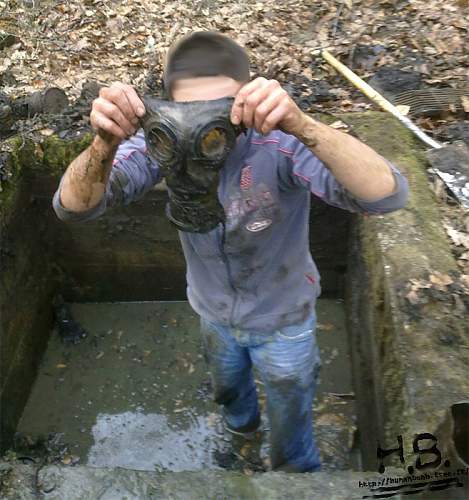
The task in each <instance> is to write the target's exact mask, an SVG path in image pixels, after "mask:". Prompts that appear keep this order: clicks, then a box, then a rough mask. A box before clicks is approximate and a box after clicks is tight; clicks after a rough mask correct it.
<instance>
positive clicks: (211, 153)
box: [200, 127, 227, 159]
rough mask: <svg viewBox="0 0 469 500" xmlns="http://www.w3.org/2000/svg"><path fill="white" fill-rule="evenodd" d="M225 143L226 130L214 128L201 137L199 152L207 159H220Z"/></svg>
mask: <svg viewBox="0 0 469 500" xmlns="http://www.w3.org/2000/svg"><path fill="white" fill-rule="evenodd" d="M226 143H227V136H226V130H224V129H222V128H219V127H215V128H212V129H211V130H209V131H207V132H206V133H205V134H203V135H202V137H201V139H200V152H201V153H202V155H203V156H205V157H207V158H209V159H216V158H220V157H222V156H223V155H224V153H225V148H226Z"/></svg>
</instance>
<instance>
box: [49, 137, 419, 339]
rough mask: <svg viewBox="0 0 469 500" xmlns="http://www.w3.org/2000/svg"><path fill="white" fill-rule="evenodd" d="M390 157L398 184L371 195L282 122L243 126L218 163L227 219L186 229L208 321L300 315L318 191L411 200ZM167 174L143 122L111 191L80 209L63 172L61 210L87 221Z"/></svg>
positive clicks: (295, 319) (312, 280)
mask: <svg viewBox="0 0 469 500" xmlns="http://www.w3.org/2000/svg"><path fill="white" fill-rule="evenodd" d="M385 161H386V162H387V164H388V165H389V166H390V167H391V169H392V172H393V175H394V178H395V180H396V185H397V188H396V190H395V192H394V193H393V194H391V195H390V196H387V197H385V198H382V199H380V200H378V201H373V202H369V201H364V200H360V199H357V198H356V197H354V196H352V195H351V194H350V193H349V192H347V190H346V189H345V188H344V187H343V186H342V185H341V184H339V182H338V181H337V180H336V179H335V178H334V176H333V175H332V173H331V171H330V170H329V169H328V168H327V167H326V166H325V165H324V164H323V163H322V162H321V161H320V160H319V159H318V158H317V156H316V155H314V153H312V152H311V151H310V150H309V149H308V148H307V147H306V146H305V145H304V144H303V143H302V142H300V141H299V140H298V139H297V138H296V137H294V136H292V135H288V134H285V133H283V132H281V131H279V130H275V131H272V132H271V133H270V134H268V135H266V136H263V135H261V134H258V133H257V132H256V131H255V130H254V129H248V130H247V132H246V134H241V135H240V136H239V137H238V140H237V143H236V146H235V147H234V149H233V150H232V151H231V153H230V155H229V157H228V159H227V161H226V163H225V165H224V166H223V168H222V169H221V171H220V182H219V187H218V197H219V200H220V202H221V204H222V205H223V207H224V210H225V214H226V221H225V224H222V223H220V224H219V225H218V226H217V227H216V228H215V229H213V230H212V231H210V232H208V233H205V234H198V233H188V232H182V231H179V237H180V240H181V244H182V248H183V251H184V255H185V259H186V263H187V274H186V279H187V297H188V300H189V303H190V304H191V306H192V308H193V309H194V310H195V311H196V312H197V313H198V314H200V315H201V316H202V317H204V318H206V319H207V320H209V321H212V322H217V323H221V324H223V325H225V326H231V327H233V328H237V329H246V330H252V331H258V332H264V333H266V332H272V331H275V330H277V329H279V328H281V327H283V326H287V325H293V324H297V323H301V322H303V321H304V320H305V319H306V318H307V316H308V315H309V314H311V313H312V312H313V311H314V308H315V303H316V299H317V297H318V296H319V295H320V293H321V286H320V276H319V273H318V270H317V267H316V265H315V263H314V261H313V258H312V256H311V253H310V247H309V212H310V198H311V193H312V194H313V195H315V196H317V197H319V198H321V199H322V200H323V201H324V202H326V203H328V204H329V205H333V206H335V207H339V208H342V209H344V210H347V211H350V212H359V213H363V214H369V215H374V214H385V213H387V212H392V211H394V210H398V209H400V208H402V207H404V206H405V204H406V202H407V198H408V190H409V187H408V182H407V179H406V178H405V177H404V176H403V175H402V174H401V173H400V171H399V170H398V169H397V168H396V166H395V165H393V164H392V163H390V162H389V161H387V160H385ZM161 180H162V176H161V172H160V171H159V169H158V165H157V164H156V163H155V162H154V161H153V160H152V159H151V158H150V156H149V155H148V154H147V149H146V145H145V139H144V135H143V130H139V131H138V132H137V134H136V135H135V136H134V137H132V138H131V139H130V140H128V141H125V142H123V143H122V144H121V145H120V146H119V148H118V150H117V153H116V156H115V159H114V165H113V168H112V170H111V175H110V179H109V182H108V185H107V187H106V193H105V196H103V198H102V200H101V202H100V203H99V204H98V205H97V206H96V207H93V208H92V209H90V210H88V211H85V212H80V213H78V212H73V211H70V210H68V209H66V208H64V207H63V205H62V204H61V202H60V197H59V196H60V190H61V187H62V182H63V177H62V179H61V181H60V184H59V186H58V188H57V191H56V193H55V194H54V197H53V202H52V205H53V208H54V210H55V212H56V214H57V216H58V217H59V218H60V219H61V220H63V221H75V222H84V221H87V220H90V219H95V218H97V217H99V216H101V215H102V214H103V213H104V212H105V211H106V210H107V209H108V208H111V207H115V206H119V205H121V204H123V205H127V204H129V203H130V202H132V201H134V200H138V199H140V198H142V197H143V196H144V195H145V193H146V192H148V190H150V189H151V188H152V187H153V186H154V185H155V184H157V183H159V182H160V181H161ZM325 230H327V228H325Z"/></svg>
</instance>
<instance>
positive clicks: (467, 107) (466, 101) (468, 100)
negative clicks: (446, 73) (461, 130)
mask: <svg viewBox="0 0 469 500" xmlns="http://www.w3.org/2000/svg"><path fill="white" fill-rule="evenodd" d="M461 103H462V107H463V109H464V111H465V112H466V113H469V97H467V96H465V95H463V96H461Z"/></svg>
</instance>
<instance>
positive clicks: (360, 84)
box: [321, 50, 443, 149]
mask: <svg viewBox="0 0 469 500" xmlns="http://www.w3.org/2000/svg"><path fill="white" fill-rule="evenodd" d="M321 55H322V57H323V58H324V59H325V60H326V61H327V62H328V63H329V64H330V65H331V66H332V67H334V68H335V69H336V70H337V71H338V72H339V73H341V74H342V75H343V76H345V78H347V80H349V81H350V82H352V83H353V84H354V85H355V87H357V88H358V89H359V90H361V91H362V92H363V93H364V94H365V95H366V96H367V97H368V98H370V99H371V100H372V101H373V102H375V103H376V104H378V106H380V107H381V108H383V109H384V110H385V111H388V112H389V113H391V114H392V115H394V116H395V117H396V118H397V119H398V120H399V121H400V122H401V123H403V124H404V125H405V126H406V127H407V128H408V129H410V130H411V131H412V132H413V133H414V134H415V135H416V136H417V137H418V138H419V139H421V140H422V141H423V142H425V143H426V144H428V145H429V146H431V147H432V148H435V149H440V148H442V147H443V145H442V144H440V143H439V142H437V141H435V140H434V139H432V138H431V137H430V136H428V135H427V134H426V133H425V132H423V131H422V130H420V128H419V127H418V126H417V125H415V123H412V121H411V120H410V119H409V118H407V116H404V115H403V114H402V113H401V112H400V111H399V110H398V109H397V108H396V106H394V104H392V103H390V102H389V101H388V100H387V99H385V98H384V97H383V96H382V95H381V94H379V93H378V92H376V90H375V89H374V88H373V87H371V86H370V85H368V84H367V83H366V82H365V81H363V80H362V79H361V78H360V77H359V76H358V75H356V74H355V73H354V72H353V71H352V70H351V69H349V68H347V66H345V64H342V63H341V62H340V61H338V60H337V59H336V58H335V57H334V56H333V55H332V54H331V53H330V52H328V51H327V50H323V51H322V52H321Z"/></svg>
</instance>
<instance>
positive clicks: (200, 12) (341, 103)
mask: <svg viewBox="0 0 469 500" xmlns="http://www.w3.org/2000/svg"><path fill="white" fill-rule="evenodd" d="M199 29H204V30H205V29H212V30H218V31H221V32H223V33H225V34H227V35H229V36H230V37H233V38H234V39H235V40H237V41H238V42H240V43H241V44H242V45H244V46H245V47H246V48H247V49H248V51H249V53H250V56H251V60H252V76H253V77H254V76H259V75H262V76H266V77H268V78H276V79H278V80H279V81H280V82H281V83H282V84H283V85H285V86H286V87H287V88H288V89H289V91H290V92H291V93H292V95H293V96H294V97H295V99H296V100H297V102H298V103H299V104H300V106H301V107H302V108H303V109H305V110H306V111H310V112H320V111H326V112H334V111H338V110H345V111H358V110H363V109H371V108H375V105H373V104H371V103H370V102H369V101H368V100H367V99H366V98H365V97H363V96H362V95H361V93H360V92H359V91H358V90H356V89H355V88H354V87H353V86H352V85H351V84H350V83H348V82H347V81H346V80H345V79H344V78H343V77H342V76H340V75H339V74H338V73H337V72H336V71H335V70H334V69H333V68H332V67H331V66H329V65H328V64H327V63H326V62H325V61H324V59H323V58H322V57H321V50H322V49H324V48H327V49H328V50H329V51H330V52H331V53H332V54H334V55H335V56H336V57H337V58H339V59H340V60H341V61H342V62H344V63H345V64H347V65H348V66H349V67H350V68H352V69H353V70H354V71H355V72H356V73H357V74H359V76H361V77H362V78H364V79H368V78H370V77H372V76H373V75H375V74H376V72H377V71H378V70H380V69H383V68H384V69H389V68H396V69H398V70H404V71H410V72H412V73H413V74H416V75H417V77H418V79H419V81H420V84H419V85H420V87H424V88H443V89H447V90H451V89H459V90H461V89H464V88H466V89H467V88H468V85H469V83H468V82H469V56H468V50H469V0H448V1H442V0H335V1H328V0H305V1H297V0H282V1H278V0H262V1H257V2H256V1H247V0H236V1H211V0H192V1H182V0H172V1H163V0H153V1H150V0H128V1H125V0H83V1H77V0H67V1H47V0H18V1H5V0H0V35H1V34H2V33H3V37H4V38H3V40H5V36H7V37H8V43H5V42H3V48H2V42H1V40H2V38H1V36H0V88H1V89H2V90H3V91H4V92H5V93H6V94H7V95H8V96H11V97H16V96H18V95H21V94H23V93H30V92H34V91H37V90H41V89H45V88H49V87H53V86H57V87H60V88H62V89H64V90H65V91H66V92H67V94H68V95H69V96H72V97H77V96H78V95H79V94H80V91H81V88H82V85H83V83H84V82H85V81H87V80H98V81H99V82H101V83H104V84H110V83H111V82H113V81H123V82H126V83H131V84H133V85H136V86H139V87H141V86H143V85H144V84H147V85H148V84H152V85H154V86H158V85H159V77H160V74H161V69H162V62H163V59H164V55H165V52H166V50H167V48H168V47H169V46H170V44H171V43H172V42H173V41H174V40H175V39H176V38H178V37H179V36H180V35H183V34H186V33H188V32H190V31H193V30H199ZM466 96H467V93H466ZM468 112H469V98H468V97H464V96H463V97H462V98H461V107H460V108H459V109H456V107H454V106H453V107H451V106H450V107H449V110H447V111H446V112H445V113H444V114H442V115H441V114H440V115H436V116H430V117H428V116H420V117H415V121H416V122H417V123H418V124H419V125H420V126H421V127H422V128H423V129H425V130H426V131H427V132H428V133H430V134H431V135H433V136H434V137H435V138H437V139H439V140H449V141H451V140H454V139H463V140H467V141H468V143H469V121H468V120H467V114H468ZM85 120H86V118H85ZM46 130H47V129H46ZM444 191H445V190H444V188H442V186H441V184H438V182H436V181H435V192H436V195H437V197H438V198H439V199H440V201H441V208H442V211H443V215H444V219H445V224H446V227H447V231H448V236H449V238H450V240H451V242H452V243H453V249H454V253H455V256H456V257H457V259H458V262H459V265H460V267H461V272H462V274H465V275H469V241H468V240H469V214H468V211H467V210H463V209H461V208H458V207H456V206H454V204H453V203H449V204H448V203H447V199H448V198H447V196H446V194H445V192H444Z"/></svg>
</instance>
